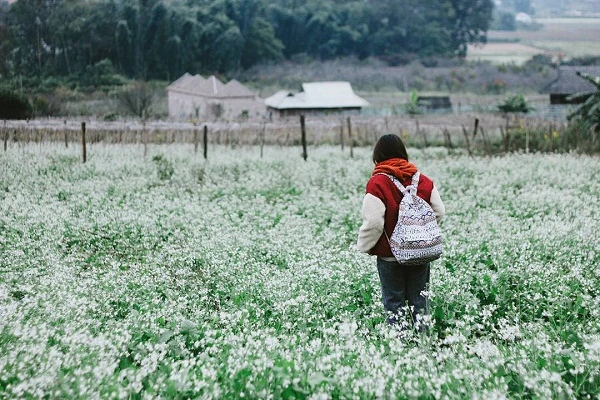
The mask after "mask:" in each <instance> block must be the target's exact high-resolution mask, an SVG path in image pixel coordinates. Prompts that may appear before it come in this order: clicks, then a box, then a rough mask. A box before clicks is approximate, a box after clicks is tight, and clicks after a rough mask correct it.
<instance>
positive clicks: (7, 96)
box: [0, 89, 33, 119]
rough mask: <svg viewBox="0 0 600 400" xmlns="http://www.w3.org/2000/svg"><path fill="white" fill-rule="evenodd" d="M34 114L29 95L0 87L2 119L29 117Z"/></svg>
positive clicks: (0, 114)
mask: <svg viewBox="0 0 600 400" xmlns="http://www.w3.org/2000/svg"><path fill="white" fill-rule="evenodd" d="M32 114H33V108H32V106H31V102H30V101H29V99H28V98H27V97H25V96H22V95H20V94H18V93H16V92H13V91H10V90H2V89H0V119H29V118H31V116H32Z"/></svg>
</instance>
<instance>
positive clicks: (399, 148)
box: [373, 134, 408, 164]
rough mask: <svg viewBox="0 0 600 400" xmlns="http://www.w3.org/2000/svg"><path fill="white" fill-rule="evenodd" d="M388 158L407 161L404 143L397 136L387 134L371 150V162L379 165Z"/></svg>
mask: <svg viewBox="0 0 600 400" xmlns="http://www.w3.org/2000/svg"><path fill="white" fill-rule="evenodd" d="M390 158H403V159H405V160H406V161H408V153H407V152H406V147H405V146H404V142H403V141H402V139H400V137H399V136H398V135H394V134H389V135H383V136H382V137H380V138H379V140H378V141H377V143H376V144H375V148H374V149H373V162H374V163H375V164H377V163H380V162H382V161H385V160H389V159H390Z"/></svg>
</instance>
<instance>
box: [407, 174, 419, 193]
mask: <svg viewBox="0 0 600 400" xmlns="http://www.w3.org/2000/svg"><path fill="white" fill-rule="evenodd" d="M420 177H421V173H420V172H419V171H417V172H415V174H414V175H413V177H412V181H411V183H410V186H408V187H407V188H406V190H408V191H409V192H410V193H412V194H414V195H415V196H416V194H417V188H418V187H419V178H420Z"/></svg>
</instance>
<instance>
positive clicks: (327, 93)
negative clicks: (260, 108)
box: [265, 82, 369, 110]
mask: <svg viewBox="0 0 600 400" xmlns="http://www.w3.org/2000/svg"><path fill="white" fill-rule="evenodd" d="M265 104H266V105H267V106H269V107H271V108H275V109H278V110H288V109H318V108H325V109H327V108H334V109H335V108H362V107H366V106H368V105H369V102H368V101H366V100H365V99H363V98H361V97H359V96H357V95H356V94H355V93H354V91H353V90H352V86H350V83H349V82H310V83H303V84H302V91H301V92H299V93H297V94H292V93H290V92H287V91H280V92H277V93H275V94H274V95H273V96H271V97H269V98H267V99H266V100H265Z"/></svg>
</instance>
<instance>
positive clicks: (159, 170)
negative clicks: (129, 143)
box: [152, 154, 175, 181]
mask: <svg viewBox="0 0 600 400" xmlns="http://www.w3.org/2000/svg"><path fill="white" fill-rule="evenodd" d="M152 161H153V162H154V164H155V165H156V174H157V176H158V179H160V180H161V181H168V180H170V179H171V178H172V177H173V175H174V174H175V167H173V163H171V162H170V161H169V160H167V159H166V158H165V157H163V156H162V155H160V154H157V155H155V156H154V157H152Z"/></svg>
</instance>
